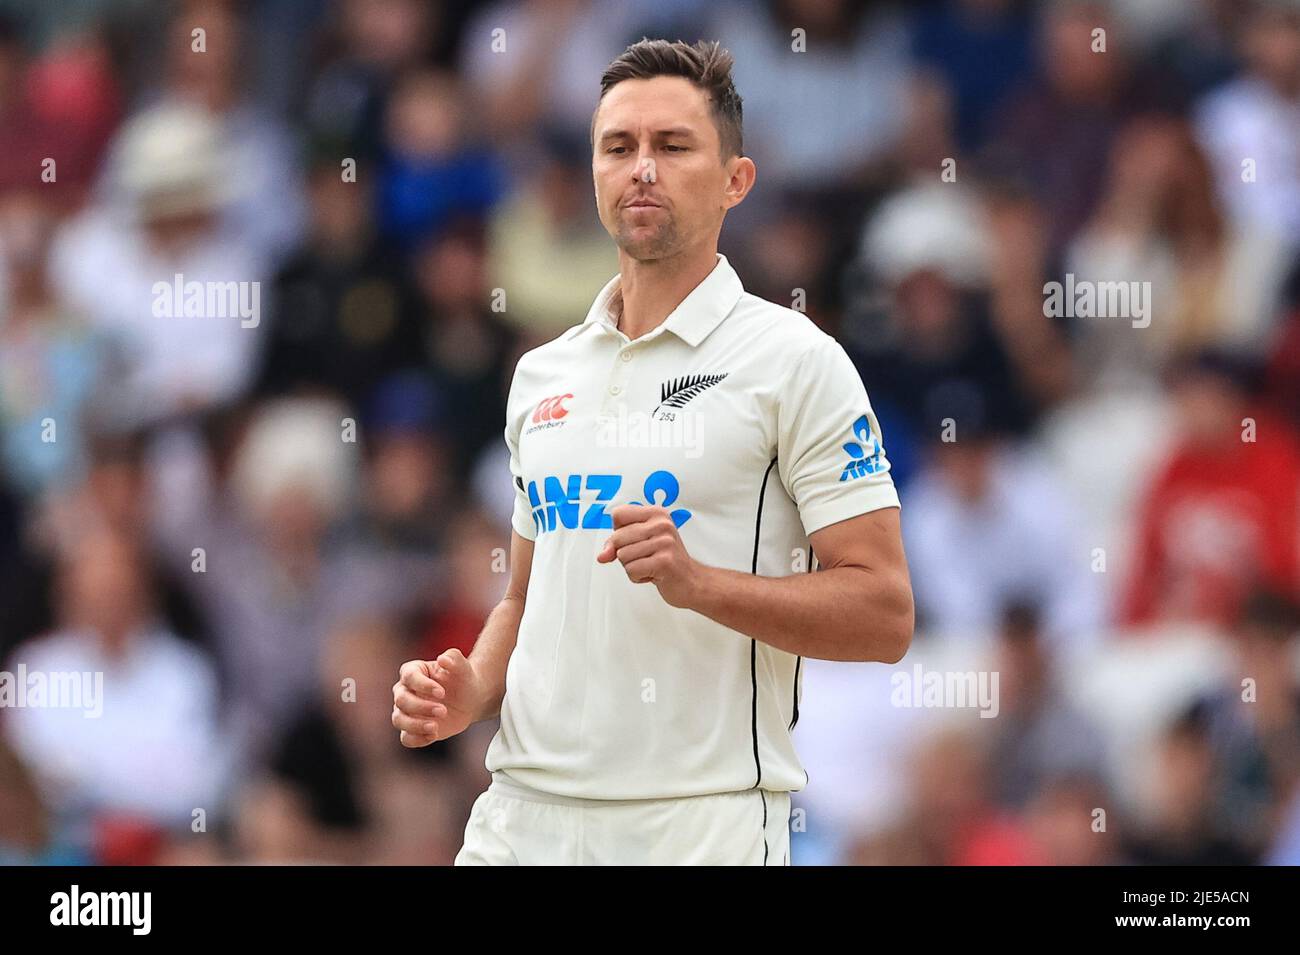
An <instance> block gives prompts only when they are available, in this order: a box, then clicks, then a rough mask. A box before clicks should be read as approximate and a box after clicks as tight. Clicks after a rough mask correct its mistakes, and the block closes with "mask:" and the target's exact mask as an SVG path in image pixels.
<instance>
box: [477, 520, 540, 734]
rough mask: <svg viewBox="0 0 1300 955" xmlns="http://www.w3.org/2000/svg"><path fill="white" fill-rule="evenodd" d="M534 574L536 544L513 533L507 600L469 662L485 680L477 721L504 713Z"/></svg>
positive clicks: (490, 621)
mask: <svg viewBox="0 0 1300 955" xmlns="http://www.w3.org/2000/svg"><path fill="white" fill-rule="evenodd" d="M532 570H533V542H532V541H530V540H529V539H528V538H526V537H521V536H520V535H519V532H518V531H511V532H510V583H509V584H508V585H507V586H506V593H505V596H504V597H502V598H501V602H500V603H499V604H497V605H496V606H495V607H494V608H493V609H492V612H491V613H490V614H488V618H487V622H486V623H485V624H484V625H483V630H482V632H481V633H480V634H479V636H478V639H477V640H476V641H475V642H474V649H473V650H471V651H470V654H469V661H470V663H472V664H473V665H474V669H475V670H477V671H478V673H479V675H480V676H481V677H482V678H483V682H484V685H485V688H486V690H487V696H486V698H485V699H484V701H483V703H484V705H483V707H482V709H481V710H480V711H479V712H478V714H477V715H476V716H475V717H474V720H475V722H477V721H479V720H490V719H492V717H494V716H497V715H499V714H500V713H501V701H502V700H503V699H505V695H506V665H507V664H509V662H510V654H512V653H514V652H515V642H516V641H517V640H518V639H519V622H520V621H521V620H522V619H523V617H524V600H525V599H526V598H527V596H528V578H529V576H530V575H531V574H532Z"/></svg>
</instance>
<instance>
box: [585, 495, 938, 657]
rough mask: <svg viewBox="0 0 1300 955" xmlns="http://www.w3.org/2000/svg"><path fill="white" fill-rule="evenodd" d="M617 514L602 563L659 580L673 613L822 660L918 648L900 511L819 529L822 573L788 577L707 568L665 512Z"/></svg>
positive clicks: (640, 579)
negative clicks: (680, 610) (689, 613)
mask: <svg viewBox="0 0 1300 955" xmlns="http://www.w3.org/2000/svg"><path fill="white" fill-rule="evenodd" d="M660 512H662V513H660ZM613 513H614V526H615V532H614V534H613V535H612V536H611V538H610V543H609V544H607V546H606V547H605V550H604V551H602V553H601V555H600V556H599V557H598V558H597V560H599V561H601V562H602V563H609V562H611V561H612V560H614V559H615V558H617V559H618V560H619V561H621V562H622V563H623V566H624V569H625V570H626V571H627V575H628V577H629V578H630V579H631V580H633V581H635V582H637V583H654V584H655V585H656V586H657V587H658V588H659V592H660V593H661V594H663V596H664V599H665V600H666V601H667V602H668V603H669V604H672V605H673V606H674V607H684V608H687V609H690V610H694V611H696V612H697V613H701V614H703V615H704V616H706V617H708V618H709V619H711V620H716V621H717V622H718V623H720V624H723V625H724V626H726V627H730V628H731V629H733V630H737V631H739V632H741V633H743V634H745V635H746V636H750V637H753V638H754V639H755V640H760V641H762V642H763V643H768V644H771V645H772V646H774V647H777V648H779V649H782V650H786V651H787V652H789V653H797V654H801V655H803V656H807V657H812V658H814V659H818V660H857V661H880V662H884V663H897V662H898V661H899V660H901V659H902V658H903V655H904V654H905V653H906V652H907V648H908V646H909V645H910V644H911V640H912V627H913V623H914V611H913V604H912V585H911V579H910V577H909V575H908V572H907V561H906V559H905V557H904V554H903V542H902V534H901V529H900V524H899V511H898V508H896V507H889V508H881V509H879V510H875V511H871V512H869V513H866V514H861V515H859V516H857V517H853V518H849V519H848V520H844V521H839V522H837V523H835V524H831V525H829V526H827V527H824V528H821V529H820V530H818V531H815V532H814V533H813V534H811V535H810V536H809V540H810V541H811V542H812V546H813V551H814V553H815V554H816V555H817V558H818V560H819V561H820V562H821V564H822V569H821V570H819V571H818V572H817V573H814V574H793V575H791V576H788V577H760V576H757V575H755V574H746V573H742V572H740V571H735V570H727V569H724V568H721V567H710V566H708V565H705V564H701V563H700V562H698V561H696V560H694V559H693V558H692V557H691V556H690V555H689V554H688V553H687V552H686V549H685V547H684V546H683V545H682V542H681V538H680V537H679V536H678V534H677V529H676V528H675V527H674V526H673V523H672V519H671V518H670V517H668V515H667V512H666V511H665V510H664V509H663V508H650V507H631V506H627V507H620V508H615V510H614V512H613Z"/></svg>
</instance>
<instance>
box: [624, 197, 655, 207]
mask: <svg viewBox="0 0 1300 955" xmlns="http://www.w3.org/2000/svg"><path fill="white" fill-rule="evenodd" d="M624 208H625V209H659V208H662V206H661V204H660V203H658V202H655V201H654V200H653V199H633V200H632V201H631V202H629V203H627V205H625V206H624Z"/></svg>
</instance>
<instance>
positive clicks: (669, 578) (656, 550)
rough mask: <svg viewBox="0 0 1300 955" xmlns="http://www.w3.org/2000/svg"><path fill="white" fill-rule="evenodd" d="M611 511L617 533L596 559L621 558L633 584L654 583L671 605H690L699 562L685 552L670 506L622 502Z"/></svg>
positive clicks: (601, 561) (604, 561)
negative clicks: (669, 511) (668, 507)
mask: <svg viewBox="0 0 1300 955" xmlns="http://www.w3.org/2000/svg"><path fill="white" fill-rule="evenodd" d="M609 513H610V517H612V518H613V520H614V533H613V534H611V535H610V537H609V539H608V540H607V541H605V546H604V548H603V549H602V550H601V552H600V553H599V554H597V555H596V560H597V561H598V562H599V563H602V564H608V563H610V562H611V561H613V560H614V559H615V558H618V560H619V561H620V562H621V563H622V564H623V570H625V571H626V572H627V576H628V579H629V580H631V581H632V582H633V583H636V584H644V583H647V582H649V583H653V584H654V585H655V586H656V587H658V588H659V594H660V595H661V596H662V597H663V598H664V600H665V601H666V602H667V603H668V604H669V605H670V606H673V607H685V606H687V605H688V604H689V601H690V592H691V588H692V586H693V585H694V584H695V582H696V579H697V573H696V571H697V565H696V563H695V561H694V560H693V559H692V558H691V555H690V554H688V553H686V546H685V545H684V544H683V543H682V539H681V537H680V536H679V535H678V533H677V526H676V525H675V524H673V519H672V517H670V516H669V513H668V509H667V508H666V507H659V506H658V505H651V504H621V505H619V506H618V507H616V508H614V509H613V510H612V511H610V512H609Z"/></svg>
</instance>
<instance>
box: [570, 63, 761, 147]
mask: <svg viewBox="0 0 1300 955" xmlns="http://www.w3.org/2000/svg"><path fill="white" fill-rule="evenodd" d="M734 62H735V60H734V59H733V57H732V55H731V54H730V53H729V52H728V51H727V50H724V49H723V48H722V44H720V43H719V42H718V41H717V40H700V41H698V42H697V43H694V44H690V43H685V42H683V41H682V40H677V41H675V42H670V41H668V40H651V39H648V38H646V37H642V38H641V39H640V40H638V41H637V42H636V43H633V44H632V45H631V46H629V47H628V48H627V49H626V50H624V51H623V52H622V53H620V54H619V55H618V56H617V57H615V58H614V60H613V62H611V63H610V64H609V66H607V67H605V72H604V73H603V74H602V75H601V77H600V99H599V100H597V101H596V109H597V110H599V109H600V103H601V102H602V101H603V100H604V99H605V94H606V93H608V92H609V91H610V90H611V89H613V88H614V87H615V86H617V85H618V84H619V83H622V82H623V81H624V80H647V79H650V78H651V77H655V76H681V77H685V78H686V79H688V80H690V81H691V82H692V83H693V84H694V85H695V86H696V87H698V88H699V89H701V90H703V91H704V93H705V95H706V96H708V99H709V110H710V113H711V114H712V116H713V124H714V126H716V127H717V129H718V138H719V140H721V142H722V158H723V159H729V158H730V157H732V156H743V155H744V152H743V150H744V131H743V126H744V116H743V111H742V108H741V101H740V94H739V93H737V92H736V86H735V84H734V83H733V82H732V80H731V67H732V65H733V64H734ZM591 139H592V146H593V147H594V146H595V140H596V114H595V113H594V112H593V113H592V115H591Z"/></svg>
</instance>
